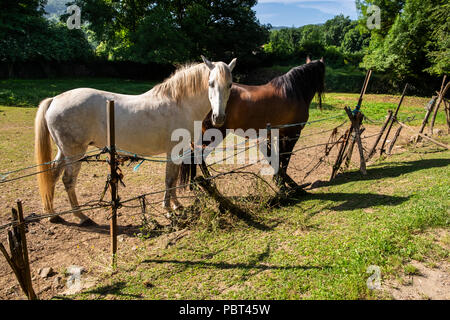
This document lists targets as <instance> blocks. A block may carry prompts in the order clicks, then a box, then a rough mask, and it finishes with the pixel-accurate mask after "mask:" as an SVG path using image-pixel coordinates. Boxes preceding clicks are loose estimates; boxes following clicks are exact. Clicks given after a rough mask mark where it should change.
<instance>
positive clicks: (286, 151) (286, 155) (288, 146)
mask: <svg viewBox="0 0 450 320" xmlns="http://www.w3.org/2000/svg"><path fill="white" fill-rule="evenodd" d="M280 140H281V144H280V145H281V146H280V169H279V171H278V173H277V174H275V175H274V176H273V179H274V181H275V182H276V183H277V185H278V186H279V187H280V189H282V190H284V189H285V185H286V184H287V185H288V186H289V187H291V188H294V189H295V188H297V187H298V184H297V183H296V182H295V181H294V180H293V179H292V178H291V177H289V176H288V174H287V168H288V165H289V162H290V160H291V156H292V150H293V149H294V146H295V144H296V143H297V140H298V139H293V138H290V137H289V136H285V137H284V140H283V139H280Z"/></svg>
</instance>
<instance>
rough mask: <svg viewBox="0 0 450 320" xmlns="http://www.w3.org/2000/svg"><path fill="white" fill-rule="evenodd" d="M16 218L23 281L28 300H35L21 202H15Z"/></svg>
mask: <svg viewBox="0 0 450 320" xmlns="http://www.w3.org/2000/svg"><path fill="white" fill-rule="evenodd" d="M17 218H18V222H19V226H18V229H19V234H20V242H21V244H22V253H23V263H24V278H25V279H24V280H25V285H26V287H27V291H28V298H29V299H30V300H36V299H37V297H36V293H35V292H34V290H33V284H32V282H31V270H30V261H29V258H28V245H27V238H26V235H25V220H24V219H23V208H22V201H21V200H17Z"/></svg>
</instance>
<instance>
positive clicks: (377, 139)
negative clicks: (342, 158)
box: [366, 110, 392, 161]
mask: <svg viewBox="0 0 450 320" xmlns="http://www.w3.org/2000/svg"><path fill="white" fill-rule="evenodd" d="M391 119H392V110H388V115H387V118H386V121H384V123H383V126H382V127H381V130H380V132H379V133H378V136H377V138H376V140H375V142H374V144H373V146H372V148H371V149H370V151H369V153H368V154H367V158H366V161H369V160H370V158H372V156H373V155H374V154H375V152H376V149H377V145H378V142H380V139H381V137H382V136H383V133H384V131H385V130H386V127H387V125H388V123H389V122H390V121H391Z"/></svg>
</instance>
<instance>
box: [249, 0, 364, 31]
mask: <svg viewBox="0 0 450 320" xmlns="http://www.w3.org/2000/svg"><path fill="white" fill-rule="evenodd" d="M253 10H255V11H256V16H257V18H258V19H259V21H260V22H261V23H264V24H266V23H270V24H271V25H272V26H287V27H291V26H295V27H300V26H303V25H305V24H317V23H324V22H325V21H327V20H328V19H331V18H333V17H334V16H336V15H338V14H341V13H342V14H344V15H345V16H349V17H350V18H351V19H353V20H354V19H356V18H357V14H356V6H355V1H354V0H328V1H322V0H317V1H313V0H258V4H257V5H256V6H255V7H253Z"/></svg>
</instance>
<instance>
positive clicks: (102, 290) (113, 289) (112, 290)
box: [53, 281, 142, 300]
mask: <svg viewBox="0 0 450 320" xmlns="http://www.w3.org/2000/svg"><path fill="white" fill-rule="evenodd" d="M126 287H127V283H126V282H124V281H119V282H116V283H113V284H110V285H105V286H100V287H97V288H94V289H91V290H85V291H84V290H83V291H82V292H81V293H82V294H96V295H100V296H106V295H108V294H112V295H114V296H115V297H117V298H119V299H120V298H135V299H142V295H140V294H130V293H123V292H122V290H123V289H124V288H126ZM53 299H55V300H72V299H71V297H70V296H68V297H65V296H55V297H53Z"/></svg>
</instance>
